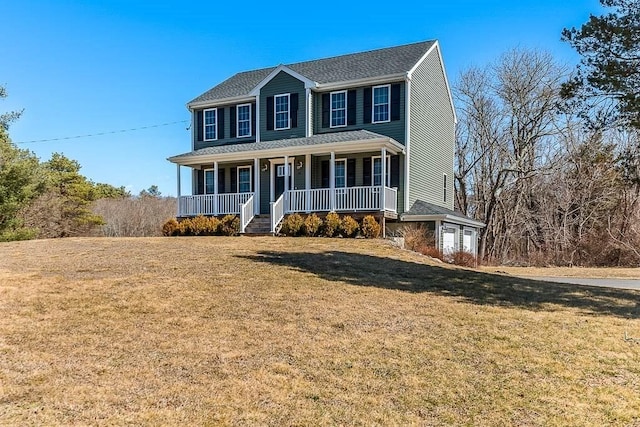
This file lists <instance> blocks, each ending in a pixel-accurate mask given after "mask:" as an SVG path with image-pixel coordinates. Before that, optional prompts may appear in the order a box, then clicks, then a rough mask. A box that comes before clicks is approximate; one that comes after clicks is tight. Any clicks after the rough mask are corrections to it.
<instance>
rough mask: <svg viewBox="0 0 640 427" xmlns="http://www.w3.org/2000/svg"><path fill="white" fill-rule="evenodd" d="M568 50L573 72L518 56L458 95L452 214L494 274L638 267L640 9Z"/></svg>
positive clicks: (626, 9)
mask: <svg viewBox="0 0 640 427" xmlns="http://www.w3.org/2000/svg"><path fill="white" fill-rule="evenodd" d="M602 4H603V5H604V6H606V7H610V8H613V12H611V13H609V14H607V15H605V16H603V17H593V16H592V17H591V18H590V20H589V21H588V22H587V23H586V24H584V25H583V26H582V28H581V29H575V28H573V29H567V30H565V31H564V32H563V38H564V40H566V41H568V42H569V43H571V45H572V46H574V47H575V48H576V49H577V51H578V52H579V53H580V54H581V55H582V56H583V60H582V62H581V63H580V65H579V66H578V67H577V69H576V70H575V71H574V72H570V71H569V70H567V69H565V68H563V67H562V66H560V65H558V64H557V63H556V61H555V60H554V59H553V57H551V56H550V55H549V54H546V53H542V52H537V51H530V50H525V49H517V50H513V51H511V52H508V53H506V54H504V55H503V56H502V57H500V58H499V59H498V60H496V61H495V62H494V63H492V64H490V65H488V66H487V67H484V68H472V69H469V70H466V71H465V72H463V73H462V75H461V76H460V78H459V80H458V82H457V84H456V87H455V91H454V93H455V98H456V104H457V107H458V115H459V124H458V129H457V148H456V176H455V178H456V182H455V183H456V207H457V208H458V209H459V210H461V211H462V212H463V213H465V214H466V215H469V216H471V217H473V218H475V219H478V220H480V221H483V222H485V223H486V228H484V229H483V230H482V232H481V238H480V251H479V252H480V256H481V257H482V258H484V259H485V260H488V261H492V262H497V263H520V264H526V263H528V264H556V265H640V102H639V101H640V1H639V0H602Z"/></svg>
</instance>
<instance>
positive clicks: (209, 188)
mask: <svg viewBox="0 0 640 427" xmlns="http://www.w3.org/2000/svg"><path fill="white" fill-rule="evenodd" d="M214 172H215V171H214V170H213V169H205V170H204V194H213V193H215V187H214V182H215V180H214Z"/></svg>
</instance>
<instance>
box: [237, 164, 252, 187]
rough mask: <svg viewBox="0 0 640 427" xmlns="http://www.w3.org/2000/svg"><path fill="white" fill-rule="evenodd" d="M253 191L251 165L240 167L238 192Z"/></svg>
mask: <svg viewBox="0 0 640 427" xmlns="http://www.w3.org/2000/svg"><path fill="white" fill-rule="evenodd" d="M250 192H251V166H242V167H239V168H238V193H250Z"/></svg>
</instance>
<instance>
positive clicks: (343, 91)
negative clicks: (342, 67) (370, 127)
mask: <svg viewBox="0 0 640 427" xmlns="http://www.w3.org/2000/svg"><path fill="white" fill-rule="evenodd" d="M339 93H344V124H343V125H335V126H334V125H333V111H334V110H333V95H337V94H339ZM347 102H348V95H347V90H346V89H345V90H337V91H334V92H329V127H330V128H331V129H335V128H343V127H347ZM335 111H339V110H335Z"/></svg>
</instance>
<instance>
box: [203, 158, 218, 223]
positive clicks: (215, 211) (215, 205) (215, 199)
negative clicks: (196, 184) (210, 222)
mask: <svg viewBox="0 0 640 427" xmlns="http://www.w3.org/2000/svg"><path fill="white" fill-rule="evenodd" d="M205 185H206V184H205ZM213 214H214V215H218V161H217V160H216V161H215V162H213Z"/></svg>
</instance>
